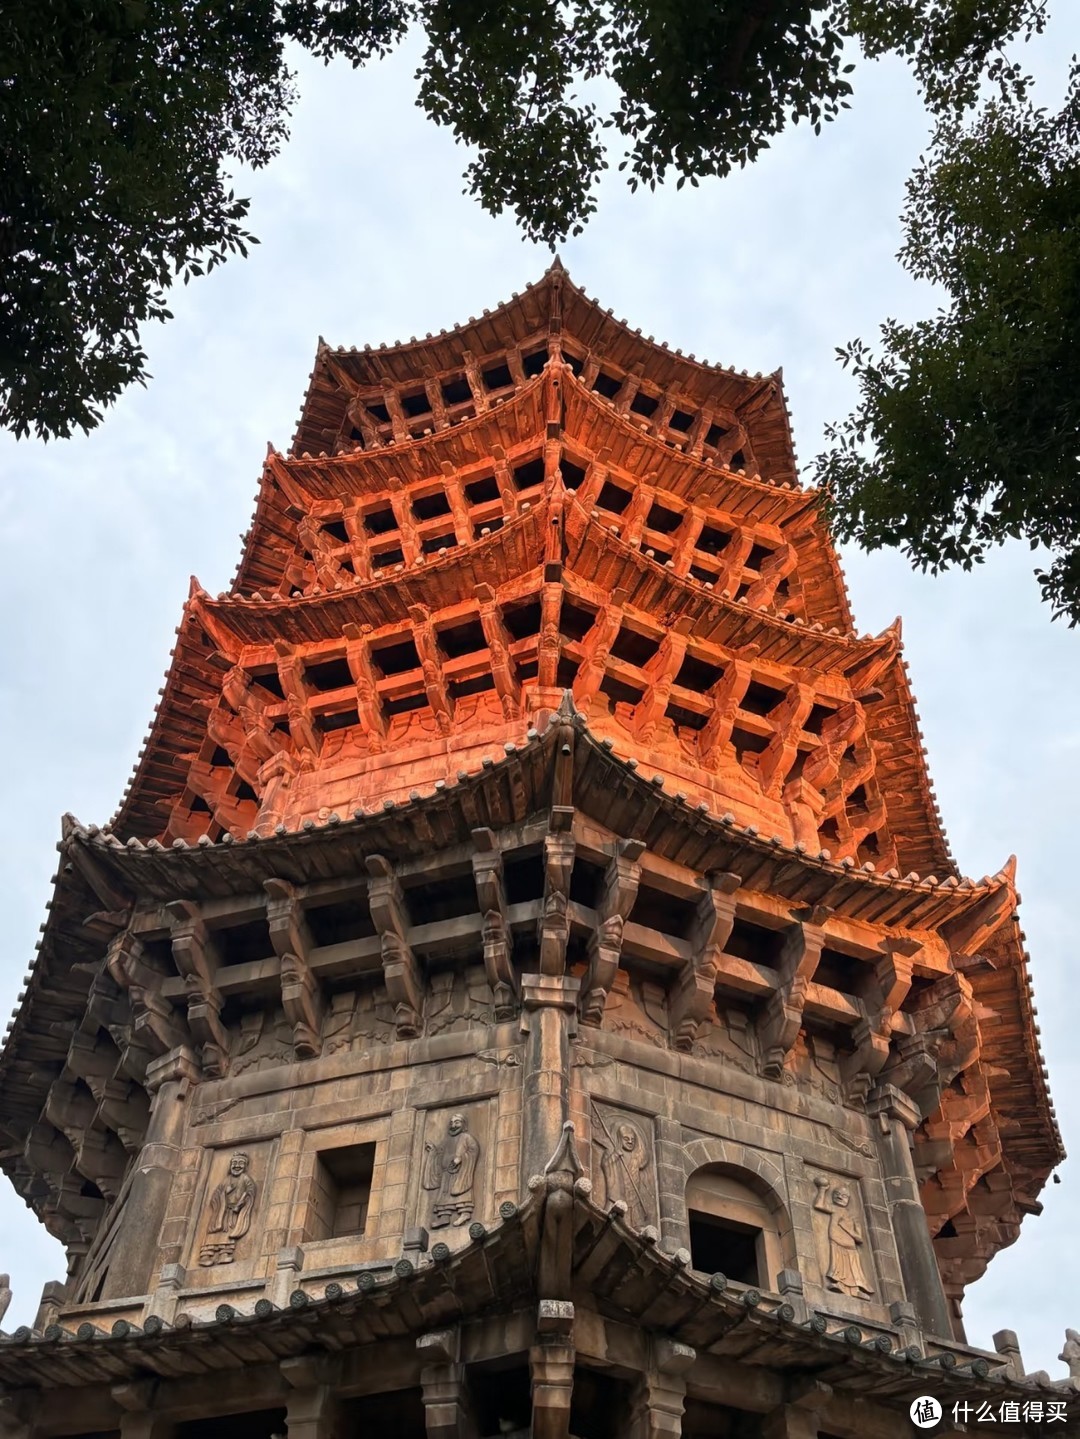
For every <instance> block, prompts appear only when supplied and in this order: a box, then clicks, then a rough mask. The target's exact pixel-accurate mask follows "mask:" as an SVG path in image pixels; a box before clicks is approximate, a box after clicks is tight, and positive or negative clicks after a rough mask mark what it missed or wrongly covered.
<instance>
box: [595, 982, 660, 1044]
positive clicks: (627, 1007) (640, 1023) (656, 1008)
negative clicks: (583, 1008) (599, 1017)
mask: <svg viewBox="0 0 1080 1439" xmlns="http://www.w3.org/2000/svg"><path fill="white" fill-rule="evenodd" d="M603 1028H604V1029H610V1030H611V1031H613V1033H615V1034H624V1035H625V1036H626V1037H627V1038H628V1039H644V1040H646V1041H647V1042H648V1043H649V1044H655V1045H658V1046H662V1045H663V1044H664V1043H665V1039H666V1024H665V1014H664V995H663V991H662V990H661V989H660V987H659V985H655V984H650V983H648V982H647V981H646V982H644V983H641V982H635V981H632V980H631V978H630V975H629V974H628V972H627V971H626V970H625V969H622V968H619V969H618V970H617V971H616V973H615V978H614V979H613V981H612V985H611V993H610V994H609V995H608V999H607V1004H606V1005H605V1006H604V1012H603Z"/></svg>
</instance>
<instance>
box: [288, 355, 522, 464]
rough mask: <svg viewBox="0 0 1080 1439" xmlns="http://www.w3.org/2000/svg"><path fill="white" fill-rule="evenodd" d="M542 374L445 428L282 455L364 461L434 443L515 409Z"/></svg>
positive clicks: (298, 459) (293, 460)
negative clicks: (366, 444)
mask: <svg viewBox="0 0 1080 1439" xmlns="http://www.w3.org/2000/svg"><path fill="white" fill-rule="evenodd" d="M543 378H544V374H543V371H542V370H541V371H540V372H539V373H538V374H536V375H532V376H530V377H529V379H527V380H526V381H525V383H524V384H523V385H518V386H517V387H516V388H515V390H514V391H513V393H512V394H509V395H497V396H493V397H492V403H491V404H490V405H489V406H488V408H487V409H486V410H477V411H476V412H475V413H473V414H471V415H466V416H464V417H463V418H462V419H459V420H455V421H452V422H451V423H450V424H449V425H447V426H446V428H445V429H442V430H436V429H430V430H427V431H425V432H424V433H423V434H420V435H410V436H409V438H408V439H407V440H394V439H390V440H387V442H386V444H385V445H378V446H377V447H373V448H372V449H362V448H359V447H358V448H357V449H355V450H348V451H346V452H343V453H342V454H339V455H332V454H330V453H329V451H327V450H320V451H319V452H318V453H317V454H312V452H311V451H310V450H302V451H300V453H299V454H297V453H296V451H295V449H293V450H290V451H289V453H288V454H286V455H282V456H281V458H282V460H283V461H284V463H285V464H286V465H288V466H290V467H291V466H293V465H308V464H311V465H318V464H320V463H322V462H324V461H327V460H332V461H334V462H335V463H341V462H343V461H355V460H361V461H362V460H365V459H372V458H374V457H375V456H376V455H379V456H384V455H387V454H390V453H393V454H395V455H400V454H401V453H402V452H403V451H405V450H408V449H410V448H414V447H419V446H422V445H427V444H431V443H433V442H434V441H437V440H443V439H445V438H446V437H447V436H449V435H456V434H460V433H461V431H462V430H465V429H467V428H469V427H470V426H476V425H478V424H483V423H485V422H487V421H490V420H491V419H493V418H494V417H495V416H496V415H498V414H499V413H500V411H503V410H506V409H508V408H510V409H512V408H513V407H514V406H516V405H518V404H519V403H520V402H521V401H523V400H524V399H525V398H527V397H529V396H531V395H532V394H533V393H534V392H535V391H536V390H538V389H539V388H540V387H541V384H542V382H543ZM275 453H276V452H275Z"/></svg>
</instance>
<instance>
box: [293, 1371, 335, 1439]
mask: <svg viewBox="0 0 1080 1439" xmlns="http://www.w3.org/2000/svg"><path fill="white" fill-rule="evenodd" d="M332 1365H333V1360H327V1359H326V1358H324V1357H320V1356H313V1355H306V1354H305V1355H298V1356H297V1357H296V1358H295V1359H283V1360H282V1361H281V1374H282V1378H283V1379H284V1380H285V1382H286V1384H288V1385H289V1387H290V1392H289V1397H288V1399H287V1400H286V1409H285V1429H286V1432H287V1433H288V1436H289V1439H338V1434H339V1421H340V1418H341V1406H340V1404H339V1403H338V1399H337V1393H336V1386H335V1385H334V1383H333V1378H334V1375H333V1373H332V1372H331V1366H332Z"/></svg>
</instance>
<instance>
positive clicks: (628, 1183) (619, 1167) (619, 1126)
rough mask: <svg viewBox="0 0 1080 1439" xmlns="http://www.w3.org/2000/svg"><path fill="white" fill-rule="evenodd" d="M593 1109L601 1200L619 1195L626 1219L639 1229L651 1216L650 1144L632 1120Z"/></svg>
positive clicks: (610, 1202)
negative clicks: (613, 1117) (609, 1118)
mask: <svg viewBox="0 0 1080 1439" xmlns="http://www.w3.org/2000/svg"><path fill="white" fill-rule="evenodd" d="M594 1113H595V1115H596V1120H597V1124H596V1133H597V1144H598V1146H599V1149H600V1175H601V1178H602V1180H603V1191H604V1195H603V1198H604V1202H605V1203H607V1204H614V1203H615V1202H616V1201H617V1200H620V1199H621V1200H622V1202H623V1203H624V1204H625V1205H626V1220H627V1223H628V1224H630V1225H632V1226H633V1227H634V1228H635V1229H642V1228H644V1226H645V1225H646V1224H650V1223H651V1222H652V1217H653V1215H652V1211H653V1204H652V1174H651V1162H652V1156H651V1154H650V1150H649V1145H648V1143H647V1141H646V1140H645V1139H644V1137H643V1136H642V1133H641V1130H640V1129H639V1128H638V1126H637V1125H636V1124H635V1123H633V1121H632V1120H629V1119H619V1120H615V1121H611V1122H607V1121H605V1119H604V1117H603V1115H602V1114H601V1113H600V1111H599V1110H598V1109H597V1110H594Z"/></svg>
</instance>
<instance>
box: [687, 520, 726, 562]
mask: <svg viewBox="0 0 1080 1439" xmlns="http://www.w3.org/2000/svg"><path fill="white" fill-rule="evenodd" d="M730 539H731V534H730V532H729V531H728V530H720V529H717V527H716V526H715V525H705V526H704V527H703V528H702V531H701V534H700V535H698V542H697V545H696V546H695V548H696V549H698V550H700V551H701V553H702V554H703V555H718V554H719V553H720V552H721V550H723V549H724V548H726V546H727V544H728V542H729V541H730Z"/></svg>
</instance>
